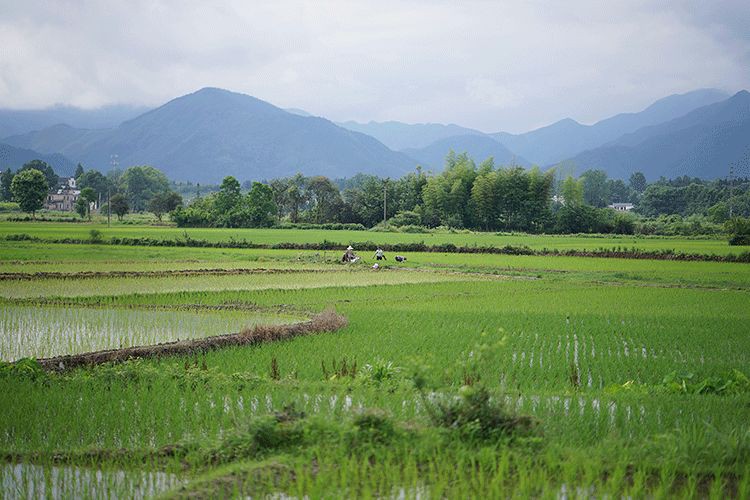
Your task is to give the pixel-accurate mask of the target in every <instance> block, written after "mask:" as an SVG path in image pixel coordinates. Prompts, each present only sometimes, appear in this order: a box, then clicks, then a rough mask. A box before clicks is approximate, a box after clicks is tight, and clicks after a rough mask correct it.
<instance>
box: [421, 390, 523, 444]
mask: <svg viewBox="0 0 750 500" xmlns="http://www.w3.org/2000/svg"><path fill="white" fill-rule="evenodd" d="M422 394H423V395H424V393H422ZM423 402H424V403H425V408H426V409H427V413H428V415H429V417H430V420H431V421H432V423H433V424H434V425H436V426H438V427H443V428H447V429H453V430H457V431H458V432H459V434H460V435H461V437H463V438H466V439H468V440H471V441H497V440H500V439H504V438H510V437H514V436H518V435H528V434H530V433H531V432H532V431H534V430H535V428H536V427H537V425H536V424H537V422H536V420H534V419H533V418H532V417H528V416H513V415H510V414H508V413H507V412H506V411H505V408H503V406H502V404H501V403H499V402H497V401H494V400H493V399H492V398H491V397H490V392H489V390H488V389H487V388H486V387H484V386H478V385H475V386H463V387H461V390H460V391H459V396H458V397H437V398H432V400H431V399H430V398H428V397H423Z"/></svg>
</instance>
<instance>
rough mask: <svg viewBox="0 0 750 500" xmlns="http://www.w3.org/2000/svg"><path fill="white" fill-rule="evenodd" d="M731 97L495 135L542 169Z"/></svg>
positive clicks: (678, 98)
mask: <svg viewBox="0 0 750 500" xmlns="http://www.w3.org/2000/svg"><path fill="white" fill-rule="evenodd" d="M727 97H729V95H728V94H726V93H725V92H722V91H720V90H716V89H700V90H695V91H692V92H688V93H686V94H675V95H671V96H668V97H665V98H663V99H659V100H658V101H656V102H654V103H653V104H652V105H650V106H649V107H647V108H646V109H644V110H643V111H640V112H638V113H622V114H619V115H615V116H613V117H610V118H607V119H605V120H601V121H599V122H597V123H595V124H593V125H582V124H580V123H578V122H577V121H575V120H572V119H570V118H566V119H564V120H560V121H558V122H555V123H553V124H551V125H548V126H546V127H542V128H539V129H536V130H532V131H531V132H526V133H524V134H517V135H514V134H508V133H506V132H499V133H496V134H491V135H492V137H494V138H495V139H497V140H498V141H500V142H501V143H503V144H504V145H505V146H506V147H507V148H508V149H510V150H511V151H515V152H516V153H517V154H519V155H521V156H523V157H525V158H527V159H528V160H530V161H532V162H534V163H537V164H539V165H549V164H552V163H556V162H559V161H560V160H563V159H564V158H570V157H571V156H575V155H576V154H578V153H580V152H581V151H585V150H588V149H593V148H596V147H599V146H601V145H603V144H606V143H608V142H610V141H613V140H615V139H617V138H618V137H620V136H622V135H624V134H628V133H630V132H634V131H636V130H638V129H640V128H643V127H647V126H650V125H656V124H659V123H663V122H666V121H669V120H673V119H675V118H678V117H680V116H684V115H685V114H687V113H689V112H690V111H692V110H694V109H697V108H700V107H702V106H706V105H709V104H713V103H716V102H719V101H722V100H724V99H726V98H727Z"/></svg>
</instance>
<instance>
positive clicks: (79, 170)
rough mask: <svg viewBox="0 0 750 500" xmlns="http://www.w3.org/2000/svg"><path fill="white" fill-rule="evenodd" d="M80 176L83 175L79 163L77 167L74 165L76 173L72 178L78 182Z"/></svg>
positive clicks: (81, 166)
mask: <svg viewBox="0 0 750 500" xmlns="http://www.w3.org/2000/svg"><path fill="white" fill-rule="evenodd" d="M82 175H83V165H81V164H80V163H79V164H78V165H76V171H75V173H74V174H73V178H74V179H76V180H78V179H80V178H81V176H82Z"/></svg>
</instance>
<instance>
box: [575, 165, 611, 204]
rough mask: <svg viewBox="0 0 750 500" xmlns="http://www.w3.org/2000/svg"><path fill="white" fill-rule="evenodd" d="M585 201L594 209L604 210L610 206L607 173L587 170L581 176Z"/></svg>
mask: <svg viewBox="0 0 750 500" xmlns="http://www.w3.org/2000/svg"><path fill="white" fill-rule="evenodd" d="M581 181H583V200H584V201H585V202H586V203H588V204H589V205H591V206H592V207H597V208H602V207H606V206H607V205H608V204H609V190H608V189H607V188H608V185H607V173H606V172H605V171H604V170H587V171H585V172H584V173H583V174H581Z"/></svg>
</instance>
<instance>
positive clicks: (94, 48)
mask: <svg viewBox="0 0 750 500" xmlns="http://www.w3.org/2000/svg"><path fill="white" fill-rule="evenodd" d="M203 87H221V88H225V89H228V90H233V91H236V92H242V93H246V94H250V95H253V96H255V97H258V98H260V99H263V100H266V101H269V102H271V103H273V104H275V105H277V106H280V107H284V108H290V107H294V108H300V109H303V110H306V111H308V112H310V113H313V114H316V115H320V116H324V117H326V118H329V119H332V120H335V121H345V120H356V121H360V122H367V121H370V120H375V121H388V120H397V121H404V122H408V123H426V122H434V123H457V124H460V125H463V126H467V127H472V128H477V129H479V130H483V131H485V132H496V131H500V130H503V131H509V132H522V131H526V130H530V129H533V128H537V127H539V126H543V125H547V124H549V123H552V122H554V121H556V120H559V119H562V118H565V117H571V118H574V119H576V120H578V121H580V122H582V123H593V122H595V121H597V120H599V119H602V118H606V117H608V116H611V115H613V114H616V113H619V112H627V111H639V110H641V109H643V108H645V107H646V106H648V105H649V104H650V103H652V102H653V101H654V100H656V99H659V98H661V97H664V96H666V95H669V94H674V93H683V92H687V91H690V90H694V89H697V88H709V87H713V88H719V89H722V90H725V91H727V92H731V93H734V92H736V91H738V90H741V89H748V88H750V3H748V2H747V0H736V1H735V0H727V1H722V0H712V1H705V0H701V1H692V0H684V1H656V0H652V1H640V0H626V1H617V0H614V1H606V2H602V1H601V0H590V1H589V0H584V1H568V2H559V1H549V2H545V1H533V0H531V1H523V2H521V1H516V2H505V1H472V0H461V1H442V0H432V1H427V0H424V1H407V0H404V1H390V0H375V1H364V0H363V1H357V0H341V1H339V0H333V1H329V2H312V1H305V0H274V1H251V0H250V1H249V0H237V1H205V0H202V1H195V2H193V1H189V0H181V1H177V0H175V1H169V0H164V1H162V0H129V1H116V0H101V1H86V0H82V1H72V0H58V1H47V2H45V1H34V0H23V1H18V0H0V107H2V108H14V109H38V108H44V107H48V106H52V105H56V104H64V105H71V106H77V107H83V108H96V107H99V106H103V105H108V104H133V105H138V106H143V105H145V106H158V105H161V104H163V103H165V102H166V101H168V100H170V99H172V98H175V97H178V96H180V95H184V94H187V93H190V92H193V91H195V90H198V89H200V88H203Z"/></svg>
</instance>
